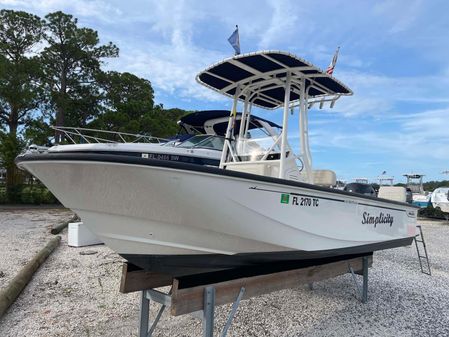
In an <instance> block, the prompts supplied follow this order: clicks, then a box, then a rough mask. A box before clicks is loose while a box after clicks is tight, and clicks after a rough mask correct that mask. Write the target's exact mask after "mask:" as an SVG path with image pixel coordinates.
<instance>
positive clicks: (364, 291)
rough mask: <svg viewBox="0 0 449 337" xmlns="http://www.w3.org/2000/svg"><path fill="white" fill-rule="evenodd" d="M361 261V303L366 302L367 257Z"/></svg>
mask: <svg viewBox="0 0 449 337" xmlns="http://www.w3.org/2000/svg"><path fill="white" fill-rule="evenodd" d="M362 261H363V290H362V303H366V302H367V301H368V256H364V257H363V258H362Z"/></svg>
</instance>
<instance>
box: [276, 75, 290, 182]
mask: <svg viewBox="0 0 449 337" xmlns="http://www.w3.org/2000/svg"><path fill="white" fill-rule="evenodd" d="M291 77H292V75H291V73H290V72H287V80H286V82H285V96H284V118H283V121H282V143H281V163H280V165H279V178H281V179H283V178H285V172H284V171H285V159H286V151H287V132H288V131H287V129H288V106H289V103H290V84H291Z"/></svg>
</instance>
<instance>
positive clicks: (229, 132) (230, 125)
mask: <svg viewBox="0 0 449 337" xmlns="http://www.w3.org/2000/svg"><path fill="white" fill-rule="evenodd" d="M239 95H240V86H237V88H235V94H234V102H233V103H232V110H231V114H230V115H229V121H228V128H227V129H226V136H225V142H224V145H223V151H222V153H221V160H220V168H221V169H222V168H223V167H224V164H225V162H226V158H227V157H228V150H229V148H230V147H231V136H232V132H233V129H234V123H235V117H236V115H237V101H238V99H239Z"/></svg>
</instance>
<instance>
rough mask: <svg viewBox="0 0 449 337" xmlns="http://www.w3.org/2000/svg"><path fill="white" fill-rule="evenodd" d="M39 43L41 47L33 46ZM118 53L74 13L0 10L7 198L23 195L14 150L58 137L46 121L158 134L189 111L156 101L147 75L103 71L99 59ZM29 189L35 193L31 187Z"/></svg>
mask: <svg viewBox="0 0 449 337" xmlns="http://www.w3.org/2000/svg"><path fill="white" fill-rule="evenodd" d="M38 46H45V48H44V49H43V50H42V51H40V52H37V49H38ZM118 52H119V50H118V48H117V47H116V46H115V45H114V44H112V43H111V42H109V43H107V44H104V45H101V44H100V43H99V37H98V33H97V32H96V31H95V30H92V29H89V28H83V27H78V22H77V19H76V18H74V17H73V16H71V15H68V14H65V13H62V12H55V13H50V14H48V15H46V16H45V20H41V19H40V18H39V17H37V16H35V15H33V14H29V13H26V12H23V11H13V10H0V166H2V167H5V168H6V169H7V191H8V200H9V201H10V202H11V201H12V202H15V201H20V200H22V199H23V198H21V197H20V195H18V194H17V193H16V192H17V191H20V190H21V186H20V185H21V183H22V180H23V176H22V175H21V174H19V173H18V170H17V168H16V167H15V165H14V159H15V158H16V156H17V155H18V154H19V153H20V152H21V151H22V150H23V149H24V148H25V146H26V145H30V144H32V143H34V144H37V145H46V146H51V145H52V144H54V143H55V142H56V143H58V142H59V141H60V140H61V135H60V134H54V131H53V130H52V129H51V127H50V125H57V126H76V127H83V126H86V125H89V126H90V127H96V128H99V129H103V130H112V131H122V132H130V133H139V134H147V135H152V136H157V137H168V136H170V135H173V134H175V133H176V131H177V125H176V121H177V120H178V119H179V118H180V117H181V116H183V115H184V114H185V113H186V112H185V111H184V110H180V109H168V110H167V109H164V108H163V106H162V105H155V104H154V93H153V88H152V87H151V83H150V81H148V80H146V79H143V78H139V77H137V76H135V75H133V74H130V73H120V72H114V71H112V72H103V70H102V69H101V66H102V64H103V60H104V59H105V58H110V57H118ZM53 135H54V138H53ZM30 193H31V192H30ZM30 193H28V195H32V196H33V198H34V196H35V194H36V193H35V191H34V190H33V193H31V194H30ZM0 199H1V198H0ZM3 199H4V198H3ZM25 199H27V198H25ZM28 199H29V198H28ZM33 200H35V201H36V200H41V199H39V198H34V199H33ZM22 201H23V200H22Z"/></svg>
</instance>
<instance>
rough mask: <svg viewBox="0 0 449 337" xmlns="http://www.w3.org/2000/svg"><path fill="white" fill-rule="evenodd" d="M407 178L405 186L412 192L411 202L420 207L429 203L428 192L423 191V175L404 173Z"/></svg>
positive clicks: (424, 206)
mask: <svg viewBox="0 0 449 337" xmlns="http://www.w3.org/2000/svg"><path fill="white" fill-rule="evenodd" d="M403 176H404V177H406V178H407V183H406V187H407V189H408V190H410V191H411V192H412V204H413V205H416V206H418V207H420V208H426V207H427V206H429V205H430V193H429V192H427V191H424V187H423V182H422V180H423V177H424V174H420V173H406V174H404V175H403Z"/></svg>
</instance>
